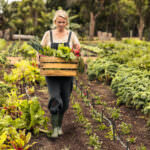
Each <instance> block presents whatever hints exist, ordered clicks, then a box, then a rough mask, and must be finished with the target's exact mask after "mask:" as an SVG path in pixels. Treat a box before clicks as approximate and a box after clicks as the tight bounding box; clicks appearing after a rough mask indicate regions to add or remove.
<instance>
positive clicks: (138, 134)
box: [31, 74, 150, 150]
mask: <svg viewBox="0 0 150 150" xmlns="http://www.w3.org/2000/svg"><path fill="white" fill-rule="evenodd" d="M78 79H79V80H78V81H79V82H81V81H82V83H83V86H84V87H85V86H86V87H88V88H89V91H90V92H89V99H92V96H93V94H94V95H98V96H99V97H100V98H101V101H102V102H105V103H106V106H107V107H111V108H118V109H120V117H119V119H117V120H116V121H115V125H116V130H117V135H118V136H119V137H120V138H121V140H122V141H123V142H124V144H126V142H127V140H126V139H127V137H130V138H132V137H133V138H135V139H136V140H135V143H130V144H129V147H130V150H140V149H138V148H139V147H140V146H141V145H143V146H145V147H146V149H147V150H149V149H150V143H149V141H150V131H149V130H148V128H147V126H146V123H147V120H148V119H147V118H148V117H147V116H144V115H143V114H142V113H141V112H140V111H139V110H135V109H133V108H128V107H126V106H124V105H122V106H120V107H119V106H117V105H116V100H117V97H116V96H115V94H113V92H112V91H111V88H110V86H108V85H105V84H104V83H100V82H98V81H88V78H87V75H86V74H83V75H80V76H79V78H78ZM79 82H78V86H79ZM83 89H84V88H83ZM36 95H37V96H38V97H39V101H40V103H41V106H42V108H43V109H44V111H45V115H46V116H47V117H50V113H49V111H48V109H47V104H48V91H47V87H45V89H43V88H42V90H40V89H39V90H36ZM72 95H73V96H74V98H75V100H76V101H77V102H79V104H80V106H81V108H82V111H83V114H84V116H85V117H86V118H87V119H88V120H89V121H90V122H91V124H92V128H93V131H94V132H95V133H96V134H97V135H98V136H99V139H100V142H102V146H101V147H102V148H101V149H102V150H126V149H127V148H126V147H123V146H122V145H121V143H120V142H119V141H117V140H115V141H113V140H110V139H109V138H106V134H107V133H108V129H106V130H103V131H100V130H98V129H97V128H98V126H99V124H100V123H98V122H96V121H95V120H93V119H92V116H91V115H90V112H89V107H87V106H86V105H85V103H84V102H83V100H82V98H81V97H80V96H79V94H77V92H76V91H75V90H74V91H73V92H72ZM94 106H95V109H96V110H97V111H98V112H101V111H102V109H104V115H105V116H107V118H109V119H110V120H111V118H110V116H109V112H108V111H107V110H106V109H105V107H104V106H103V105H94ZM75 117H76V116H75V112H74V110H73V108H72V103H71V102H70V106H69V109H68V111H67V112H66V114H65V116H64V121H63V131H64V134H63V135H62V136H60V137H59V138H58V139H55V140H54V139H51V138H48V137H47V136H46V135H45V134H42V133H40V135H39V136H38V137H34V136H32V141H36V142H38V143H37V144H35V145H34V146H33V147H32V148H31V150H63V149H64V150H68V149H69V150H88V149H91V150H92V149H94V148H93V147H91V146H89V145H88V142H89V136H87V135H86V134H85V128H84V127H83V126H82V125H81V124H80V123H79V122H76V121H75V120H76V119H75ZM121 122H125V123H127V124H131V125H132V128H131V132H130V134H129V135H122V134H121V132H120V130H119V125H120V123H121ZM104 124H106V125H107V126H108V123H107V122H106V121H104ZM48 128H49V129H51V124H50V122H49V124H48ZM141 150H142V149H141Z"/></svg>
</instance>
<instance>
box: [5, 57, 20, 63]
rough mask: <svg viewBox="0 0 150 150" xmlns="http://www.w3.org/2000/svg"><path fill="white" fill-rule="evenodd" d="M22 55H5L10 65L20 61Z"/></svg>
mask: <svg viewBox="0 0 150 150" xmlns="http://www.w3.org/2000/svg"><path fill="white" fill-rule="evenodd" d="M22 59H23V57H7V60H8V62H9V64H10V65H15V64H16V63H17V62H19V61H21V60H22Z"/></svg>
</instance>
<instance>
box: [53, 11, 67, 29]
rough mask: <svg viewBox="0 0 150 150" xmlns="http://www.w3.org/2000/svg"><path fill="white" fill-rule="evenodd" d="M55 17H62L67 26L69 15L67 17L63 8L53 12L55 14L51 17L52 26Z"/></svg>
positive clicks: (54, 26)
mask: <svg viewBox="0 0 150 150" xmlns="http://www.w3.org/2000/svg"><path fill="white" fill-rule="evenodd" d="M57 17H62V18H64V19H65V20H66V22H67V25H66V28H69V17H68V14H67V12H66V11H64V10H57V11H56V12H55V15H54V18H53V28H56V25H55V21H56V19H57Z"/></svg>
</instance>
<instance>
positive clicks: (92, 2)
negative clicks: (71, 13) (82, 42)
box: [67, 0, 105, 39]
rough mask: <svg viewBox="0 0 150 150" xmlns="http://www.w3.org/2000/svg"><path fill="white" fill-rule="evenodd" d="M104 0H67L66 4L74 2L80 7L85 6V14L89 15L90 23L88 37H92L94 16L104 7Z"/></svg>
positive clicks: (94, 22)
mask: <svg viewBox="0 0 150 150" xmlns="http://www.w3.org/2000/svg"><path fill="white" fill-rule="evenodd" d="M104 1H105V0H68V1H67V4H68V5H74V3H78V4H79V5H80V7H82V8H85V9H86V10H87V14H88V15H89V18H90V24H89V36H90V39H93V36H94V33H95V24H96V18H97V17H98V16H99V15H100V13H101V11H102V10H103V9H104ZM87 8H88V9H87Z"/></svg>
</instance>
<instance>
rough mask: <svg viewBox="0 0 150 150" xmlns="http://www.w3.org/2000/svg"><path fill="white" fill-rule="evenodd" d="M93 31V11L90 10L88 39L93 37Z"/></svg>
mask: <svg viewBox="0 0 150 150" xmlns="http://www.w3.org/2000/svg"><path fill="white" fill-rule="evenodd" d="M94 31H95V16H94V13H93V12H90V35H89V36H90V40H92V39H93V37H94Z"/></svg>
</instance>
